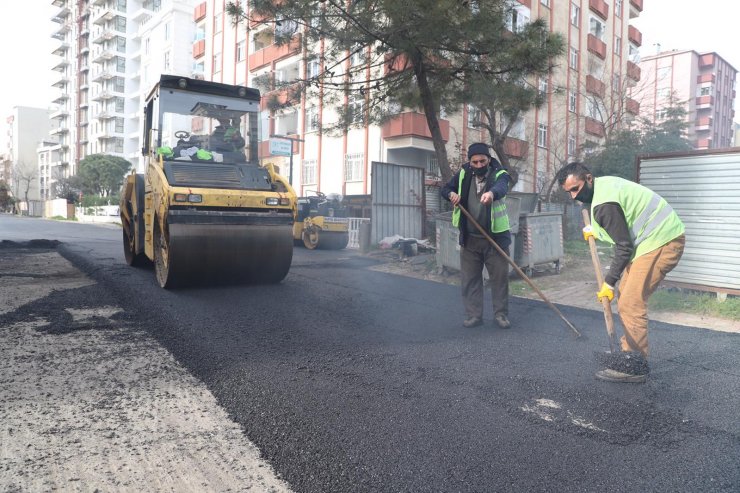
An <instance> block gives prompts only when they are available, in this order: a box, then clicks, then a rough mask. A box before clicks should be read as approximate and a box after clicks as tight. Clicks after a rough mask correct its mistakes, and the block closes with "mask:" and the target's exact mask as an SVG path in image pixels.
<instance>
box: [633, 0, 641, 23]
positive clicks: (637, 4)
mask: <svg viewBox="0 0 740 493" xmlns="http://www.w3.org/2000/svg"><path fill="white" fill-rule="evenodd" d="M640 12H642V0H630V19H634V18H636V17H640Z"/></svg>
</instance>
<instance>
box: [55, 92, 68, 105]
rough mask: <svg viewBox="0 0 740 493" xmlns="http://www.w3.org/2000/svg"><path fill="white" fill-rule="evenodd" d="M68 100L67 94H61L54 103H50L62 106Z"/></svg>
mask: <svg viewBox="0 0 740 493" xmlns="http://www.w3.org/2000/svg"><path fill="white" fill-rule="evenodd" d="M68 99H69V94H66V93H62V94H60V95H59V96H57V98H56V99H55V100H54V101H52V103H54V104H64V102H65V101H67V100H68Z"/></svg>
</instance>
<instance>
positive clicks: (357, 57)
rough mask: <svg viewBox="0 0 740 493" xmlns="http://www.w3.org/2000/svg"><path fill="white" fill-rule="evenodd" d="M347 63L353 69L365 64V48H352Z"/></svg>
mask: <svg viewBox="0 0 740 493" xmlns="http://www.w3.org/2000/svg"><path fill="white" fill-rule="evenodd" d="M349 63H350V65H352V66H353V67H354V66H355V65H362V64H363V63H365V48H363V47H362V46H355V47H353V48H352V54H351V55H350V56H349Z"/></svg>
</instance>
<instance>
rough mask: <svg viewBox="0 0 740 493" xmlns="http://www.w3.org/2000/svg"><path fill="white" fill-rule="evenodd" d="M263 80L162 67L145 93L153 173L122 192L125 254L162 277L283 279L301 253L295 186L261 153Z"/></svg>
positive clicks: (146, 151)
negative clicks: (216, 78)
mask: <svg viewBox="0 0 740 493" xmlns="http://www.w3.org/2000/svg"><path fill="white" fill-rule="evenodd" d="M259 115H260V93H259V91H258V90H257V89H252V88H247V87H243V86H234V85H228V84H221V83H217V82H210V81H204V80H197V79H191V78H187V77H180V76H173V75H162V76H161V78H160V80H159V82H158V83H157V84H156V85H155V86H154V88H153V89H152V91H151V92H150V93H149V96H148V97H147V99H146V106H145V112H144V135H143V147H142V153H143V155H144V156H145V161H146V169H145V172H144V173H137V172H132V173H131V174H130V175H128V176H127V177H126V179H125V181H124V185H123V190H122V193H121V205H120V211H121V224H122V226H123V249H124V253H125V257H126V263H128V264H129V265H138V264H141V263H142V262H147V261H151V262H153V263H154V270H155V274H156V278H157V281H158V282H159V285H160V286H162V287H163V288H171V287H175V286H180V285H186V284H190V285H192V284H201V283H209V282H222V281H226V282H260V283H277V282H280V281H281V280H282V279H283V278H285V276H286V275H287V273H288V270H289V269H290V264H291V262H292V258H293V238H292V232H291V228H292V225H293V222H294V218H295V210H296V209H295V208H296V194H295V192H294V190H293V188H292V187H291V186H290V184H289V183H288V181H287V180H286V179H285V178H283V177H282V176H280V175H278V174H277V173H276V171H275V169H274V168H273V167H272V165H268V166H266V167H262V166H260V162H259V153H258V148H259V136H260V133H259Z"/></svg>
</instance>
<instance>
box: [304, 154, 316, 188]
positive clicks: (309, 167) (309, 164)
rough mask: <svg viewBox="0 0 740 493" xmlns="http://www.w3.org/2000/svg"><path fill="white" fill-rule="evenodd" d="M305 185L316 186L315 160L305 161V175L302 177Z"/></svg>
mask: <svg viewBox="0 0 740 493" xmlns="http://www.w3.org/2000/svg"><path fill="white" fill-rule="evenodd" d="M301 182H303V185H315V184H316V160H315V159H304V160H303V175H302V177H301Z"/></svg>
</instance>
